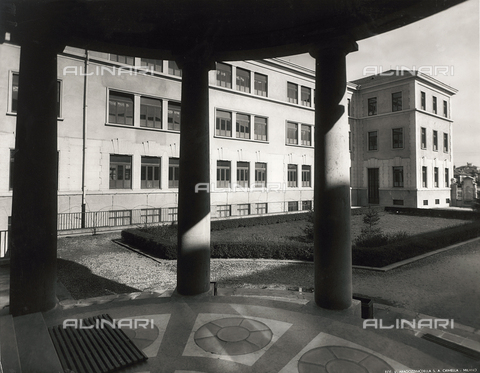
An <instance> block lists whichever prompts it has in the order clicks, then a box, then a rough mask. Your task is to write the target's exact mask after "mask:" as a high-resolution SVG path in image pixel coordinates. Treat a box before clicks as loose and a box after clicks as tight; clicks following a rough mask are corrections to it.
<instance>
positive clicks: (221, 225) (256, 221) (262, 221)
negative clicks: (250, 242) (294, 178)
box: [210, 211, 310, 231]
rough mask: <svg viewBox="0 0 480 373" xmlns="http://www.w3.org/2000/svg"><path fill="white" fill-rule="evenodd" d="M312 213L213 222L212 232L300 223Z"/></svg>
mask: <svg viewBox="0 0 480 373" xmlns="http://www.w3.org/2000/svg"><path fill="white" fill-rule="evenodd" d="M309 213H310V211H307V212H300V213H295V214H282V215H262V216H256V217H253V218H238V219H226V220H212V222H211V228H210V229H211V230H212V231H221V230H223V229H230V228H240V227H253V226H257V225H270V224H278V223H286V222H290V221H299V220H305V219H307V217H308V215H309Z"/></svg>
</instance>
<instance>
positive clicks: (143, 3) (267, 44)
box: [3, 0, 464, 60]
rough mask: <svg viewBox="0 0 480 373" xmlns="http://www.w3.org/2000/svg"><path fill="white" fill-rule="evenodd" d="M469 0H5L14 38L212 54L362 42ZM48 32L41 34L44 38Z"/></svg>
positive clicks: (258, 54) (164, 54)
mask: <svg viewBox="0 0 480 373" xmlns="http://www.w3.org/2000/svg"><path fill="white" fill-rule="evenodd" d="M463 1H464V0H393V1H392V0H33V1H32V0H9V1H8V0H7V2H4V12H3V13H4V15H3V17H4V24H5V29H6V31H8V32H10V33H11V34H12V39H13V40H15V39H18V40H20V39H23V40H25V39H35V38H40V37H43V38H45V37H47V38H50V39H51V40H52V41H59V42H61V43H62V44H66V45H70V46H74V47H79V48H87V49H91V50H100V51H105V52H110V53H118V54H127V55H136V56H142V57H150V58H158V59H174V58H175V57H176V56H178V55H185V54H187V55H188V54H190V53H193V54H195V53H196V52H197V51H199V50H202V53H205V51H206V52H207V53H208V54H209V55H211V56H213V58H214V59H215V60H241V59H259V58H267V57H276V56H282V55H291V54H298V53H304V52H308V51H309V50H310V48H311V47H313V46H315V45H317V44H318V43H320V42H322V41H324V40H329V39H332V38H333V37H336V36H338V35H346V36H349V37H351V38H352V39H353V40H356V41H357V40H362V39H365V38H368V37H371V36H374V35H377V34H381V33H384V32H387V31H390V30H393V29H396V28H399V27H402V26H405V25H407V24H410V23H412V22H415V21H418V20H420V19H423V18H425V17H428V16H430V15H433V14H435V13H438V12H440V11H443V10H445V9H447V8H449V7H451V6H454V5H456V4H458V3H461V2H463ZM42 35H43V36H42Z"/></svg>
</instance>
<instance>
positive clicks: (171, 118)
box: [168, 102, 182, 131]
mask: <svg viewBox="0 0 480 373" xmlns="http://www.w3.org/2000/svg"><path fill="white" fill-rule="evenodd" d="M181 109H182V105H181V104H180V103H178V102H169V103H168V129H169V130H171V131H180V114H181Z"/></svg>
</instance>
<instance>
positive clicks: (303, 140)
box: [300, 124, 313, 146]
mask: <svg viewBox="0 0 480 373" xmlns="http://www.w3.org/2000/svg"><path fill="white" fill-rule="evenodd" d="M312 127H313V126H311V125H309V124H300V145H303V146H312ZM306 128H308V131H306V130H304V129H306ZM306 134H308V139H306V138H305V137H307V136H306Z"/></svg>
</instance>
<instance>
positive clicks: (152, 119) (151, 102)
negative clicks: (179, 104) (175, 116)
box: [140, 97, 162, 129]
mask: <svg viewBox="0 0 480 373" xmlns="http://www.w3.org/2000/svg"><path fill="white" fill-rule="evenodd" d="M140 127H148V128H160V129H161V128H162V101H161V100H157V99H154V98H147V97H140Z"/></svg>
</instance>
